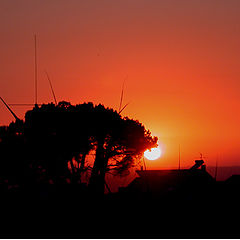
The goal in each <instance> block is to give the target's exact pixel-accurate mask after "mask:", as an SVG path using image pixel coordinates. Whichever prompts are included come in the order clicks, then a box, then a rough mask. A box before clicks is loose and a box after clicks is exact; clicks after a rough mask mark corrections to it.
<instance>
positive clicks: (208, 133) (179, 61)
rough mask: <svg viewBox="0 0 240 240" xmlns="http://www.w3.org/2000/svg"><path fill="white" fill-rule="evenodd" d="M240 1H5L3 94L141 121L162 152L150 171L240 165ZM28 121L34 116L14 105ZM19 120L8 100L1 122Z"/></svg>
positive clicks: (1, 5) (0, 58) (0, 48)
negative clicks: (111, 111)
mask: <svg viewBox="0 0 240 240" xmlns="http://www.w3.org/2000/svg"><path fill="white" fill-rule="evenodd" d="M239 9H240V1H238V0H228V1H222V0H211V1H208V0H205V1H204V0H188V1H186V0H182V1H179V0H166V1H164V0H162V1H158V0H121V1H120V0H116V1H112V0H108V1H104V0H101V1H99V0H89V1H81V0H64V1H63V0H51V1H49V0H34V1H31V0H21V1H18V0H11V1H9V0H1V2H0V35H1V39H0V43H1V44H0V53H1V54H0V66H1V68H0V96H1V97H3V98H4V99H5V101H6V102H8V103H33V102H34V41H33V36H34V34H35V33H36V34H37V38H38V70H39V71H38V77H39V82H38V101H39V102H49V101H53V98H52V95H51V91H50V87H49V84H48V81H47V78H46V75H45V73H44V71H45V70H47V71H48V73H49V75H50V78H51V80H52V84H53V86H54V89H55V93H56V96H57V99H58V100H66V101H70V102H71V103H73V104H76V103H81V102H83V101H93V102H94V103H103V104H104V105H105V106H109V107H113V108H115V109H118V106H119V101H120V92H121V86H122V83H123V80H124V79H125V78H126V76H127V79H126V81H125V93H124V94H125V95H124V103H127V102H129V101H130V104H129V106H128V107H127V108H126V109H125V110H124V112H123V114H124V115H126V116H130V117H133V118H135V119H139V120H140V121H141V122H143V123H144V124H145V126H146V127H147V128H149V129H150V130H151V131H152V133H153V134H154V135H157V136H158V137H159V140H160V143H161V146H162V147H163V148H164V154H163V156H162V158H160V159H159V160H157V161H151V162H150V161H148V162H147V166H148V167H149V168H163V167H164V168H165V167H177V166H178V146H179V144H180V146H181V159H182V163H181V164H182V166H183V167H190V166H191V165H192V163H193V160H194V159H196V158H198V157H199V156H200V155H199V152H202V153H203V156H205V160H206V162H207V165H215V162H216V158H217V156H219V163H218V165H220V166H221V165H239V164H240V111H239V109H240V96H239V92H240V81H239V79H240V61H239V60H240V47H239V43H240V14H239V13H240V10H239ZM13 109H14V111H15V112H16V113H17V114H18V115H19V117H21V118H23V117H24V113H25V111H26V110H27V109H26V108H23V107H13ZM12 120H13V118H12V116H11V115H10V113H9V112H8V111H7V110H6V108H5V107H4V106H3V104H0V125H3V124H8V123H10V121H12Z"/></svg>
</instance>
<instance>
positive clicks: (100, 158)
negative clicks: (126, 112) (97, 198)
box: [89, 138, 104, 194]
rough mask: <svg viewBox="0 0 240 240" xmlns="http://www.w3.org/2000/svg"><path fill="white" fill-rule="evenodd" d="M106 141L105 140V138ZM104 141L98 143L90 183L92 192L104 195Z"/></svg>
mask: <svg viewBox="0 0 240 240" xmlns="http://www.w3.org/2000/svg"><path fill="white" fill-rule="evenodd" d="M103 139H104V138H103ZM103 144H104V141H103V140H102V139H101V140H99V141H98V144H97V150H96V157H95V161H94V165H93V169H92V173H91V178H90V181H89V187H90V189H91V190H92V191H94V192H96V193H99V194H103V193H104V182H102V175H101V172H102V170H103V168H104V148H103Z"/></svg>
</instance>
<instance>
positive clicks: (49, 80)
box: [45, 71, 57, 105]
mask: <svg viewBox="0 0 240 240" xmlns="http://www.w3.org/2000/svg"><path fill="white" fill-rule="evenodd" d="M45 73H46V75H47V78H48V82H49V84H50V87H51V91H52V94H53V98H54V101H55V104H56V105H57V99H56V96H55V93H54V90H53V86H52V83H51V80H50V77H49V75H48V73H47V71H45Z"/></svg>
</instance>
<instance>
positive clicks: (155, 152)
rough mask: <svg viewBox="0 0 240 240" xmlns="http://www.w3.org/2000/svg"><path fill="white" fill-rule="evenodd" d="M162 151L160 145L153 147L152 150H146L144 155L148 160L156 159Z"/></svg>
mask: <svg viewBox="0 0 240 240" xmlns="http://www.w3.org/2000/svg"><path fill="white" fill-rule="evenodd" d="M161 154H162V151H161V149H160V147H156V148H151V149H150V150H146V151H145V152H144V157H145V158H147V159H148V160H156V159H158V158H160V157H161Z"/></svg>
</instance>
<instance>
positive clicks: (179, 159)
mask: <svg viewBox="0 0 240 240" xmlns="http://www.w3.org/2000/svg"><path fill="white" fill-rule="evenodd" d="M180 157H181V155H180V144H179V145H178V170H180V162H181V158H180Z"/></svg>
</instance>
